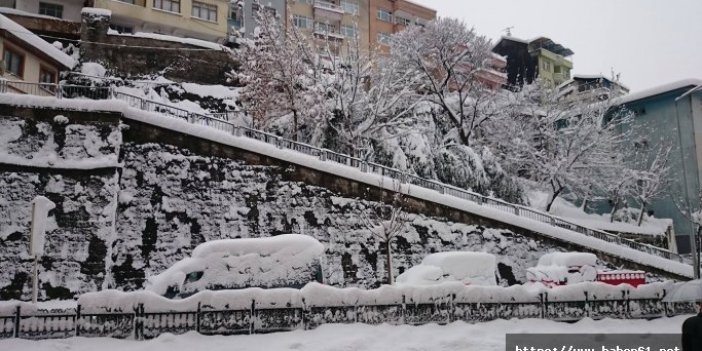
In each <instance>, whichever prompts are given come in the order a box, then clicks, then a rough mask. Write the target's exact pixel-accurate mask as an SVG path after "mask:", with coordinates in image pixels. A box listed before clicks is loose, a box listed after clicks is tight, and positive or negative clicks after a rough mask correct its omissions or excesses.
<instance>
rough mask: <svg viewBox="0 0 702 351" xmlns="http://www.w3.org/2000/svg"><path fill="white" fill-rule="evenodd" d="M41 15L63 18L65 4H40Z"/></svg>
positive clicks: (41, 2)
mask: <svg viewBox="0 0 702 351" xmlns="http://www.w3.org/2000/svg"><path fill="white" fill-rule="evenodd" d="M39 14H40V15H44V16H51V17H56V18H63V4H54V3H51V2H43V1H40V2H39Z"/></svg>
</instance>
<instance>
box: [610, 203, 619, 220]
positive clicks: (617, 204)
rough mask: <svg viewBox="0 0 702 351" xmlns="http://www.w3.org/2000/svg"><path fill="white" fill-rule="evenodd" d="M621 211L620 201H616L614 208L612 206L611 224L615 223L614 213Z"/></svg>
mask: <svg viewBox="0 0 702 351" xmlns="http://www.w3.org/2000/svg"><path fill="white" fill-rule="evenodd" d="M618 209H619V200H617V201H614V206H612V211H611V212H610V213H609V222H610V223H614V213H615V212H617V210H618Z"/></svg>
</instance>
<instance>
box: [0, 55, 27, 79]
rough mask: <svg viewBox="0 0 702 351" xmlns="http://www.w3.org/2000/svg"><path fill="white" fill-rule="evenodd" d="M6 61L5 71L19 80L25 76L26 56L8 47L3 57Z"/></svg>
mask: <svg viewBox="0 0 702 351" xmlns="http://www.w3.org/2000/svg"><path fill="white" fill-rule="evenodd" d="M3 59H4V60H5V70H6V71H7V73H10V74H13V75H15V76H17V77H19V78H22V76H23V75H24V56H23V55H21V54H20V53H18V52H17V51H14V50H12V49H10V48H8V47H5V53H4V55H3Z"/></svg>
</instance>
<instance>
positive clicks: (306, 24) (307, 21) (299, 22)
mask: <svg viewBox="0 0 702 351" xmlns="http://www.w3.org/2000/svg"><path fill="white" fill-rule="evenodd" d="M313 23H314V21H313V20H312V19H311V18H309V17H305V16H300V15H294V16H293V24H294V25H295V27H297V28H307V29H309V28H312V25H313Z"/></svg>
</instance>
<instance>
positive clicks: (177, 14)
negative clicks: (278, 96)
mask: <svg viewBox="0 0 702 351" xmlns="http://www.w3.org/2000/svg"><path fill="white" fill-rule="evenodd" d="M0 6H3V7H10V8H14V9H17V10H20V11H23V12H27V13H31V14H38V15H43V16H49V17H56V18H60V19H64V20H66V21H72V22H80V21H81V9H82V8H83V7H97V8H103V9H108V10H110V11H111V12H112V23H111V25H112V27H113V29H115V30H117V31H119V32H123V33H134V32H147V33H159V34H165V35H173V36H178V37H188V38H196V39H202V40H207V41H214V42H223V41H224V40H225V39H226V37H227V32H228V23H227V21H228V17H229V0H0Z"/></svg>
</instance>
